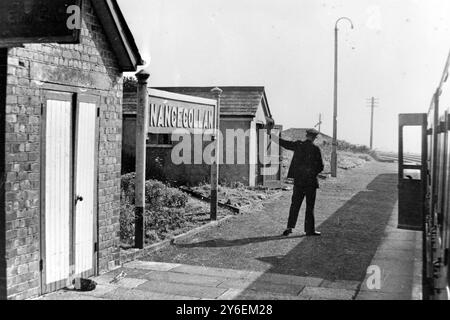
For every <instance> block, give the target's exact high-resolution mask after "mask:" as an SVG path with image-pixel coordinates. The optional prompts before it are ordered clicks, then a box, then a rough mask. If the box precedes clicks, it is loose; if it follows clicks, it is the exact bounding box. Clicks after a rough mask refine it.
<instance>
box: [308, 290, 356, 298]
mask: <svg viewBox="0 0 450 320" xmlns="http://www.w3.org/2000/svg"><path fill="white" fill-rule="evenodd" d="M355 295H356V290H346V289H332V288H316V287H306V288H305V289H303V291H302V292H301V293H300V296H303V297H310V298H311V299H313V300H316V299H324V300H352V299H353V298H354V296H355Z"/></svg>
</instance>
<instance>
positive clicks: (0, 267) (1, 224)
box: [0, 49, 8, 300]
mask: <svg viewBox="0 0 450 320" xmlns="http://www.w3.org/2000/svg"><path fill="white" fill-rule="evenodd" d="M7 61H8V51H7V49H0V106H4V105H5V104H6V73H7ZM5 111H6V110H5V108H1V107H0V159H4V158H5V152H4V151H5V130H4V126H5V116H6V114H5ZM5 164H6V163H5V161H0V204H2V203H5V180H6V174H5ZM5 223H6V221H5V218H4V213H3V210H2V209H1V206H0V299H2V300H4V299H6V296H7V293H6V252H5V246H4V245H3V244H4V243H5V242H6V229H5Z"/></svg>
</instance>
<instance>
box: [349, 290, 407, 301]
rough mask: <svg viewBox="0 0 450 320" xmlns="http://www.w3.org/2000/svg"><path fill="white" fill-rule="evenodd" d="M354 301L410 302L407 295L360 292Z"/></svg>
mask: <svg viewBox="0 0 450 320" xmlns="http://www.w3.org/2000/svg"><path fill="white" fill-rule="evenodd" d="M355 300H370V301H373V300H381V301H404V300H411V295H410V294H409V293H405V292H403V293H386V292H367V291H365V292H361V293H360V294H358V296H357V297H356V299H355Z"/></svg>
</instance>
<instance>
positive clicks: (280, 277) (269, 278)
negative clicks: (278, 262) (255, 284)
mask: <svg viewBox="0 0 450 320" xmlns="http://www.w3.org/2000/svg"><path fill="white" fill-rule="evenodd" d="M256 281H263V282H270V283H274V284H286V285H301V286H309V287H319V286H320V284H321V283H322V282H323V279H320V278H313V277H299V276H291V275H284V274H276V273H264V274H263V275H261V276H260V277H258V279H257V280H256Z"/></svg>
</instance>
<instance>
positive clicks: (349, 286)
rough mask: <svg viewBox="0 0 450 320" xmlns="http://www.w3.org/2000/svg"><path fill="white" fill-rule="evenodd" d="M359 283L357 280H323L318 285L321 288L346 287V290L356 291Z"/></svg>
mask: <svg viewBox="0 0 450 320" xmlns="http://www.w3.org/2000/svg"><path fill="white" fill-rule="evenodd" d="M360 285H361V282H359V281H346V280H337V281H330V280H324V281H323V282H322V284H321V285H320V286H321V287H323V288H330V289H346V290H352V291H356V290H358V288H359V287H360Z"/></svg>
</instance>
